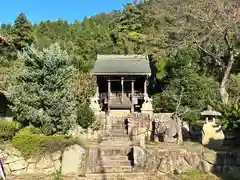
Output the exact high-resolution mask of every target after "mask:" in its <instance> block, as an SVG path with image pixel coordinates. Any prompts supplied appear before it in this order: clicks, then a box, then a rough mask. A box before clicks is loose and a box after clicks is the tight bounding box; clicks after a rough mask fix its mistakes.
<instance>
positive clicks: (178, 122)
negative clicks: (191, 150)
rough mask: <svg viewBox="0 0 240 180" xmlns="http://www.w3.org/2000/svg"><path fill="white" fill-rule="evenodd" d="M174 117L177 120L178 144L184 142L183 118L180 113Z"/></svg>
mask: <svg viewBox="0 0 240 180" xmlns="http://www.w3.org/2000/svg"><path fill="white" fill-rule="evenodd" d="M174 119H175V120H176V128H177V144H182V143H183V135H182V118H180V117H178V115H174Z"/></svg>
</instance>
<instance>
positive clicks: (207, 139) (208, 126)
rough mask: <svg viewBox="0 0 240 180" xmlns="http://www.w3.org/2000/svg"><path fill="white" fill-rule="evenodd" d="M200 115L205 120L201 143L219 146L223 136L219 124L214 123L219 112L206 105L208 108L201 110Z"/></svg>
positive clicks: (219, 114)
mask: <svg viewBox="0 0 240 180" xmlns="http://www.w3.org/2000/svg"><path fill="white" fill-rule="evenodd" d="M201 116H204V117H205V120H206V122H205V124H204V125H203V128H202V144H203V145H206V146H209V147H213V148H214V147H219V146H221V145H222V142H223V140H224V138H225V137H224V133H223V131H222V128H221V125H218V124H217V123H216V118H217V117H220V116H221V113H219V112H217V111H214V110H213V109H212V107H211V106H208V110H206V111H203V112H202V113H201Z"/></svg>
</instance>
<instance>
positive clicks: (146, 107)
mask: <svg viewBox="0 0 240 180" xmlns="http://www.w3.org/2000/svg"><path fill="white" fill-rule="evenodd" d="M141 113H144V114H153V106H152V102H151V101H146V102H144V103H143V104H142V108H141Z"/></svg>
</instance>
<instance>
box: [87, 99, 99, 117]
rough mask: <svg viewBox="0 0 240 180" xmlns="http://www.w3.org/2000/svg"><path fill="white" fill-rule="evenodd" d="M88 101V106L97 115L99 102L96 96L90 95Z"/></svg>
mask: <svg viewBox="0 0 240 180" xmlns="http://www.w3.org/2000/svg"><path fill="white" fill-rule="evenodd" d="M90 101H91V103H90V108H91V109H92V111H93V113H94V114H95V115H98V114H99V113H100V111H101V107H100V104H99V103H98V98H97V97H92V98H91V100H90Z"/></svg>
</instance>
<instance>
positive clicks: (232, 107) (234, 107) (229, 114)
mask: <svg viewBox="0 0 240 180" xmlns="http://www.w3.org/2000/svg"><path fill="white" fill-rule="evenodd" d="M214 108H215V109H216V110H217V111H219V112H221V113H222V117H221V119H222V125H223V127H224V128H226V129H229V130H234V129H235V130H239V128H240V104H239V103H228V104H224V103H222V102H217V103H215V104H214Z"/></svg>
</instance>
